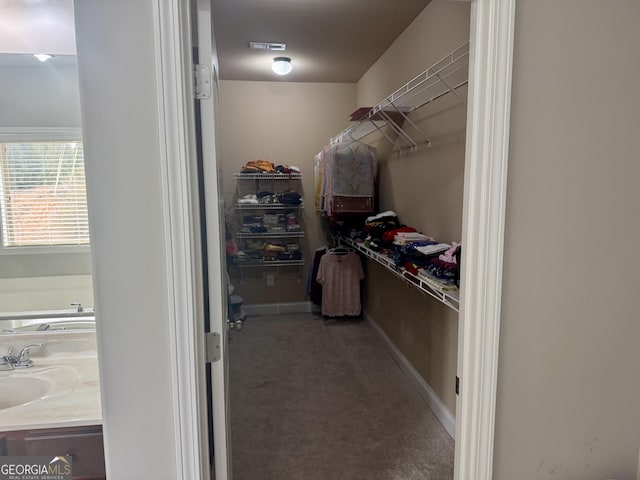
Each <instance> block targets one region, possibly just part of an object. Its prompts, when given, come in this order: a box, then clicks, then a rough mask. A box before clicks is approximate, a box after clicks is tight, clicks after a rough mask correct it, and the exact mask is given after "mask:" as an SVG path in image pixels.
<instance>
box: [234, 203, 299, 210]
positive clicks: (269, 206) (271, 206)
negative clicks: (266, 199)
mask: <svg viewBox="0 0 640 480" xmlns="http://www.w3.org/2000/svg"><path fill="white" fill-rule="evenodd" d="M235 208H236V210H299V209H301V208H303V205H302V204H300V205H287V204H286V203H236V205H235Z"/></svg>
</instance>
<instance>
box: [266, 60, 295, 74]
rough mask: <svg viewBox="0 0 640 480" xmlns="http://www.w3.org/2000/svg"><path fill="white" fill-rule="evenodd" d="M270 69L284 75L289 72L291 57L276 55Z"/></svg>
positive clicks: (291, 67)
mask: <svg viewBox="0 0 640 480" xmlns="http://www.w3.org/2000/svg"><path fill="white" fill-rule="evenodd" d="M271 70H273V72H274V73H276V74H278V75H286V74H287V73H291V70H293V66H292V65H291V59H290V58H289V57H276V58H274V59H273V64H271Z"/></svg>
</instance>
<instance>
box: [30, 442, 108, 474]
mask: <svg viewBox="0 0 640 480" xmlns="http://www.w3.org/2000/svg"><path fill="white" fill-rule="evenodd" d="M24 446H25V450H26V454H27V455H43V456H48V455H50V456H54V455H70V456H71V459H72V466H73V478H104V477H105V466H104V453H103V452H104V446H103V441H102V432H101V431H95V432H63V431H61V432H59V433H53V432H52V433H42V434H35V433H32V434H29V435H27V436H26V437H25V438H24Z"/></svg>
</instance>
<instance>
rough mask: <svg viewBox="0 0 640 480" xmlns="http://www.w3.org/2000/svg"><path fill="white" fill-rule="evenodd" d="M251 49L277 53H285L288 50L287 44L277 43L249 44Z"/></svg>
mask: <svg viewBox="0 0 640 480" xmlns="http://www.w3.org/2000/svg"><path fill="white" fill-rule="evenodd" d="M249 48H252V49H254V50H274V51H277V52H284V51H285V49H286V48H287V44H286V43H276V42H249Z"/></svg>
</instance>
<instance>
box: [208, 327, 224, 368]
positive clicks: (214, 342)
mask: <svg viewBox="0 0 640 480" xmlns="http://www.w3.org/2000/svg"><path fill="white" fill-rule="evenodd" d="M204 338H205V344H206V347H207V363H214V362H217V361H218V360H220V356H221V355H220V334H219V333H218V332H207V334H206V335H205V337H204Z"/></svg>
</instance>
